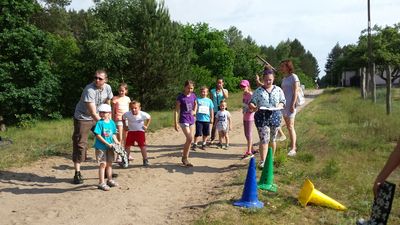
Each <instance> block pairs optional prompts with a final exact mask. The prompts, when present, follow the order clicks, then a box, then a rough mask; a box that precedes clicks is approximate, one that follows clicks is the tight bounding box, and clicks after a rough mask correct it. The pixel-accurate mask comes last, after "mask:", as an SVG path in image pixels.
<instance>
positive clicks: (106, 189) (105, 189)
mask: <svg viewBox="0 0 400 225" xmlns="http://www.w3.org/2000/svg"><path fill="white" fill-rule="evenodd" d="M97 188H98V189H100V190H103V191H109V190H110V186H108V185H107V184H106V183H102V184H99V186H97Z"/></svg>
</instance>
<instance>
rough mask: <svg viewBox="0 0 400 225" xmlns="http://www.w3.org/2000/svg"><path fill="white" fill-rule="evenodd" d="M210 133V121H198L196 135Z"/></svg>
mask: <svg viewBox="0 0 400 225" xmlns="http://www.w3.org/2000/svg"><path fill="white" fill-rule="evenodd" d="M208 135H210V122H203V121H196V133H195V134H194V136H195V137H200V136H208Z"/></svg>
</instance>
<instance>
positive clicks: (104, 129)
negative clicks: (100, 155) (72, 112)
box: [93, 119, 117, 151]
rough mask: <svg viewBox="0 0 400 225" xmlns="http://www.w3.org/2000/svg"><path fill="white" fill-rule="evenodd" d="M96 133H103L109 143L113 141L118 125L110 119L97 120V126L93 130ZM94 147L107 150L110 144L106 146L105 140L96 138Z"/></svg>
mask: <svg viewBox="0 0 400 225" xmlns="http://www.w3.org/2000/svg"><path fill="white" fill-rule="evenodd" d="M93 132H94V133H95V134H96V135H98V134H99V135H101V136H102V137H103V138H104V140H106V141H107V142H108V143H110V144H111V143H113V142H114V140H113V135H115V134H116V133H117V127H116V126H115V123H114V121H112V120H109V121H107V122H106V121H104V120H103V119H101V120H99V121H97V123H96V126H95V128H94V131H93ZM93 147H94V148H95V149H99V150H103V151H105V150H107V149H108V146H106V145H105V144H104V143H103V142H101V141H100V140H99V139H97V138H96V140H95V141H94V145H93Z"/></svg>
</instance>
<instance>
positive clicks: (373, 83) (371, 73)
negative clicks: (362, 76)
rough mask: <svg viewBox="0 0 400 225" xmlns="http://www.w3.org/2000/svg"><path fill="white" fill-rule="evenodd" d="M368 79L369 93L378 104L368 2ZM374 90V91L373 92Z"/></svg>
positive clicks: (369, 5)
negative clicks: (370, 92)
mask: <svg viewBox="0 0 400 225" xmlns="http://www.w3.org/2000/svg"><path fill="white" fill-rule="evenodd" d="M368 75H369V76H368V77H369V78H370V81H371V82H369V83H370V85H368V87H367V88H368V89H370V90H369V91H372V100H373V102H374V103H376V81H375V66H374V67H373V66H372V43H371V4H370V0H368ZM371 89H372V90H371Z"/></svg>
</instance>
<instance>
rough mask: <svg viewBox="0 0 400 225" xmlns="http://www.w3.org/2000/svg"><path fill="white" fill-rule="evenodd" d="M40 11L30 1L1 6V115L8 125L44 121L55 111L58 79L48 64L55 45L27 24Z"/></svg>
mask: <svg viewBox="0 0 400 225" xmlns="http://www.w3.org/2000/svg"><path fill="white" fill-rule="evenodd" d="M39 7H40V6H39V5H38V4H37V3H36V2H34V1H29V0H19V1H16V0H15V1H8V4H6V5H3V6H2V14H1V16H0V52H1V54H0V105H1V108H0V115H4V116H5V118H6V119H7V121H8V122H13V121H17V120H19V121H23V120H27V119H32V118H36V117H47V116H51V115H54V112H57V110H58V103H57V96H58V95H59V89H60V86H59V77H57V76H55V75H54V74H53V73H52V68H51V64H50V61H51V58H52V48H53V46H54V43H53V41H52V39H51V37H50V36H49V35H48V34H47V33H44V32H43V31H41V30H39V29H37V28H36V27H35V26H33V25H32V24H30V23H29V19H30V16H31V15H32V13H34V12H35V10H37V9H38V8H39ZM10 103H12V104H10Z"/></svg>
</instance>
